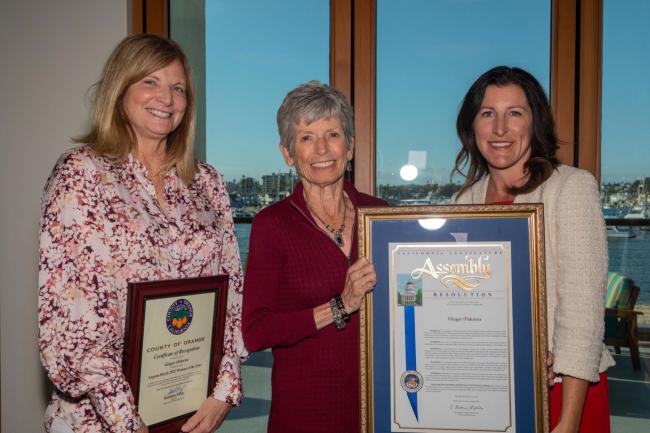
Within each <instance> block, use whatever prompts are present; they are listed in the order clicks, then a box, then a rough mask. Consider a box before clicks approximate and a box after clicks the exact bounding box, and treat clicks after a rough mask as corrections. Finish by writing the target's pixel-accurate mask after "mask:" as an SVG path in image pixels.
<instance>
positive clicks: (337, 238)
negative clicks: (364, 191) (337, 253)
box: [307, 200, 348, 248]
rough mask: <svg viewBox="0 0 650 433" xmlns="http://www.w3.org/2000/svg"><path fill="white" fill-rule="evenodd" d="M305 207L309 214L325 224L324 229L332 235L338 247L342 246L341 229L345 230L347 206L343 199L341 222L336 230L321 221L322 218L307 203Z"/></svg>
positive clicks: (343, 243) (343, 244)
mask: <svg viewBox="0 0 650 433" xmlns="http://www.w3.org/2000/svg"><path fill="white" fill-rule="evenodd" d="M307 207H308V208H309V210H310V211H311V214H312V215H314V216H315V217H316V219H317V220H318V221H320V222H321V223H322V224H323V225H325V229H326V230H327V231H328V232H330V233H331V234H332V236H333V237H334V241H336V244H337V245H338V246H339V247H340V248H343V247H344V246H345V242H344V241H343V231H344V230H345V215H346V213H347V211H348V206H347V205H346V204H345V200H343V222H342V223H341V226H340V227H339V228H338V230H334V229H333V228H332V226H330V225H329V224H327V223H326V222H325V221H323V220H322V218H321V217H319V216H318V214H317V213H316V212H314V211H313V209H312V208H311V207H310V206H309V205H307Z"/></svg>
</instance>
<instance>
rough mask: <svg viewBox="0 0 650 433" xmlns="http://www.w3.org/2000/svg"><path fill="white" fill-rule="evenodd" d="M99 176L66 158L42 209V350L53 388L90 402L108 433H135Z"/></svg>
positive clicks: (135, 417) (136, 419)
mask: <svg viewBox="0 0 650 433" xmlns="http://www.w3.org/2000/svg"><path fill="white" fill-rule="evenodd" d="M100 188H101V180H100V176H99V175H98V174H97V173H95V172H93V171H92V169H91V168H90V167H87V166H85V164H84V162H83V161H80V160H79V159H75V158H73V157H70V156H67V157H66V156H64V157H62V159H61V160H60V161H59V163H58V164H57V166H56V167H55V169H54V172H53V174H52V176H51V178H50V180H49V184H48V187H47V188H46V191H45V194H44V197H43V202H42V208H41V227H40V249H39V335H38V342H39V349H40V354H41V360H42V363H43V365H44V366H45V369H46V370H47V373H48V376H49V378H50V380H51V381H52V383H53V384H54V386H55V387H56V388H57V389H58V390H59V391H60V392H62V393H65V394H67V395H69V396H71V397H73V398H77V397H82V396H85V397H88V398H89V399H90V401H91V403H92V405H93V407H94V409H95V411H96V412H97V414H98V416H99V419H100V422H101V424H102V427H103V428H104V429H105V430H106V431H109V432H116V433H117V432H129V431H135V430H137V429H138V428H139V427H140V425H141V423H142V421H141V419H140V417H139V416H138V414H137V411H136V408H135V405H134V402H133V396H132V393H131V390H130V388H129V385H128V383H127V381H126V379H125V377H124V375H123V373H122V370H121V361H122V354H121V348H122V343H121V342H122V338H123V335H122V326H123V325H122V320H121V317H122V316H121V312H120V305H119V301H120V300H119V296H118V293H117V290H116V288H115V287H113V286H112V285H111V284H110V280H108V279H107V278H106V275H107V274H108V273H110V272H113V271H114V270H113V269H111V260H110V258H111V254H112V251H110V249H109V246H108V244H107V243H106V239H105V236H106V234H105V233H106V227H105V226H104V223H105V222H106V221H104V216H103V215H102V208H103V206H102V203H101V200H100V197H101V194H100Z"/></svg>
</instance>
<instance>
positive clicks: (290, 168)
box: [289, 165, 293, 177]
mask: <svg viewBox="0 0 650 433" xmlns="http://www.w3.org/2000/svg"><path fill="white" fill-rule="evenodd" d="M289 176H290V177H293V165H290V166H289Z"/></svg>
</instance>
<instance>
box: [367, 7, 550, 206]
mask: <svg viewBox="0 0 650 433" xmlns="http://www.w3.org/2000/svg"><path fill="white" fill-rule="evenodd" d="M499 23H501V24H499ZM504 23H507V25H502V24H504ZM550 32H551V3H550V2H544V1H539V2H534V3H526V4H523V3H521V2H518V1H512V0H508V1H500V2H497V3H495V2H491V1H487V0H483V1H474V2H455V1H429V0H419V1H411V2H409V7H404V4H402V3H400V2H395V1H392V0H378V1H377V96H376V98H377V161H376V164H377V168H376V174H377V176H376V177H377V180H376V181H377V189H376V192H377V195H378V196H380V197H382V198H384V199H387V200H388V201H390V202H391V203H393V204H435V203H442V202H446V201H448V200H449V198H450V197H451V194H452V193H453V192H455V191H456V190H457V189H458V187H457V186H454V185H452V184H450V174H451V169H452V167H453V166H454V160H455V157H456V154H457V153H458V151H459V149H460V143H459V141H458V138H457V136H456V114H457V112H458V108H459V107H460V104H461V102H462V98H463V96H464V95H465V92H466V91H467V89H468V88H469V86H470V85H471V84H472V83H473V82H474V80H475V79H476V78H478V76H479V75H480V74H482V73H483V72H485V71H487V70H488V69H490V68H492V67H494V66H498V65H508V66H519V67H521V68H524V69H526V70H528V71H529V72H531V73H532V74H533V75H534V76H535V77H536V78H537V79H538V80H539V81H540V82H541V83H542V85H543V86H544V87H545V89H546V91H547V93H548V91H549V88H550V58H551V55H550V47H551V33H550ZM460 181H462V179H460Z"/></svg>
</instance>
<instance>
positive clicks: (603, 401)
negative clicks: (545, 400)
mask: <svg viewBox="0 0 650 433" xmlns="http://www.w3.org/2000/svg"><path fill="white" fill-rule="evenodd" d="M549 394H550V395H549V399H550V405H551V429H553V428H555V426H556V425H557V423H558V421H559V420H560V412H561V410H562V384H561V383H556V384H555V385H554V386H553V387H551V389H550V393H549ZM579 431H580V433H610V430H609V391H608V389H607V374H606V373H604V372H603V373H600V382H598V383H590V384H589V388H587V397H586V398H585V405H584V407H583V408H582V418H581V419H580V430H579Z"/></svg>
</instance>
